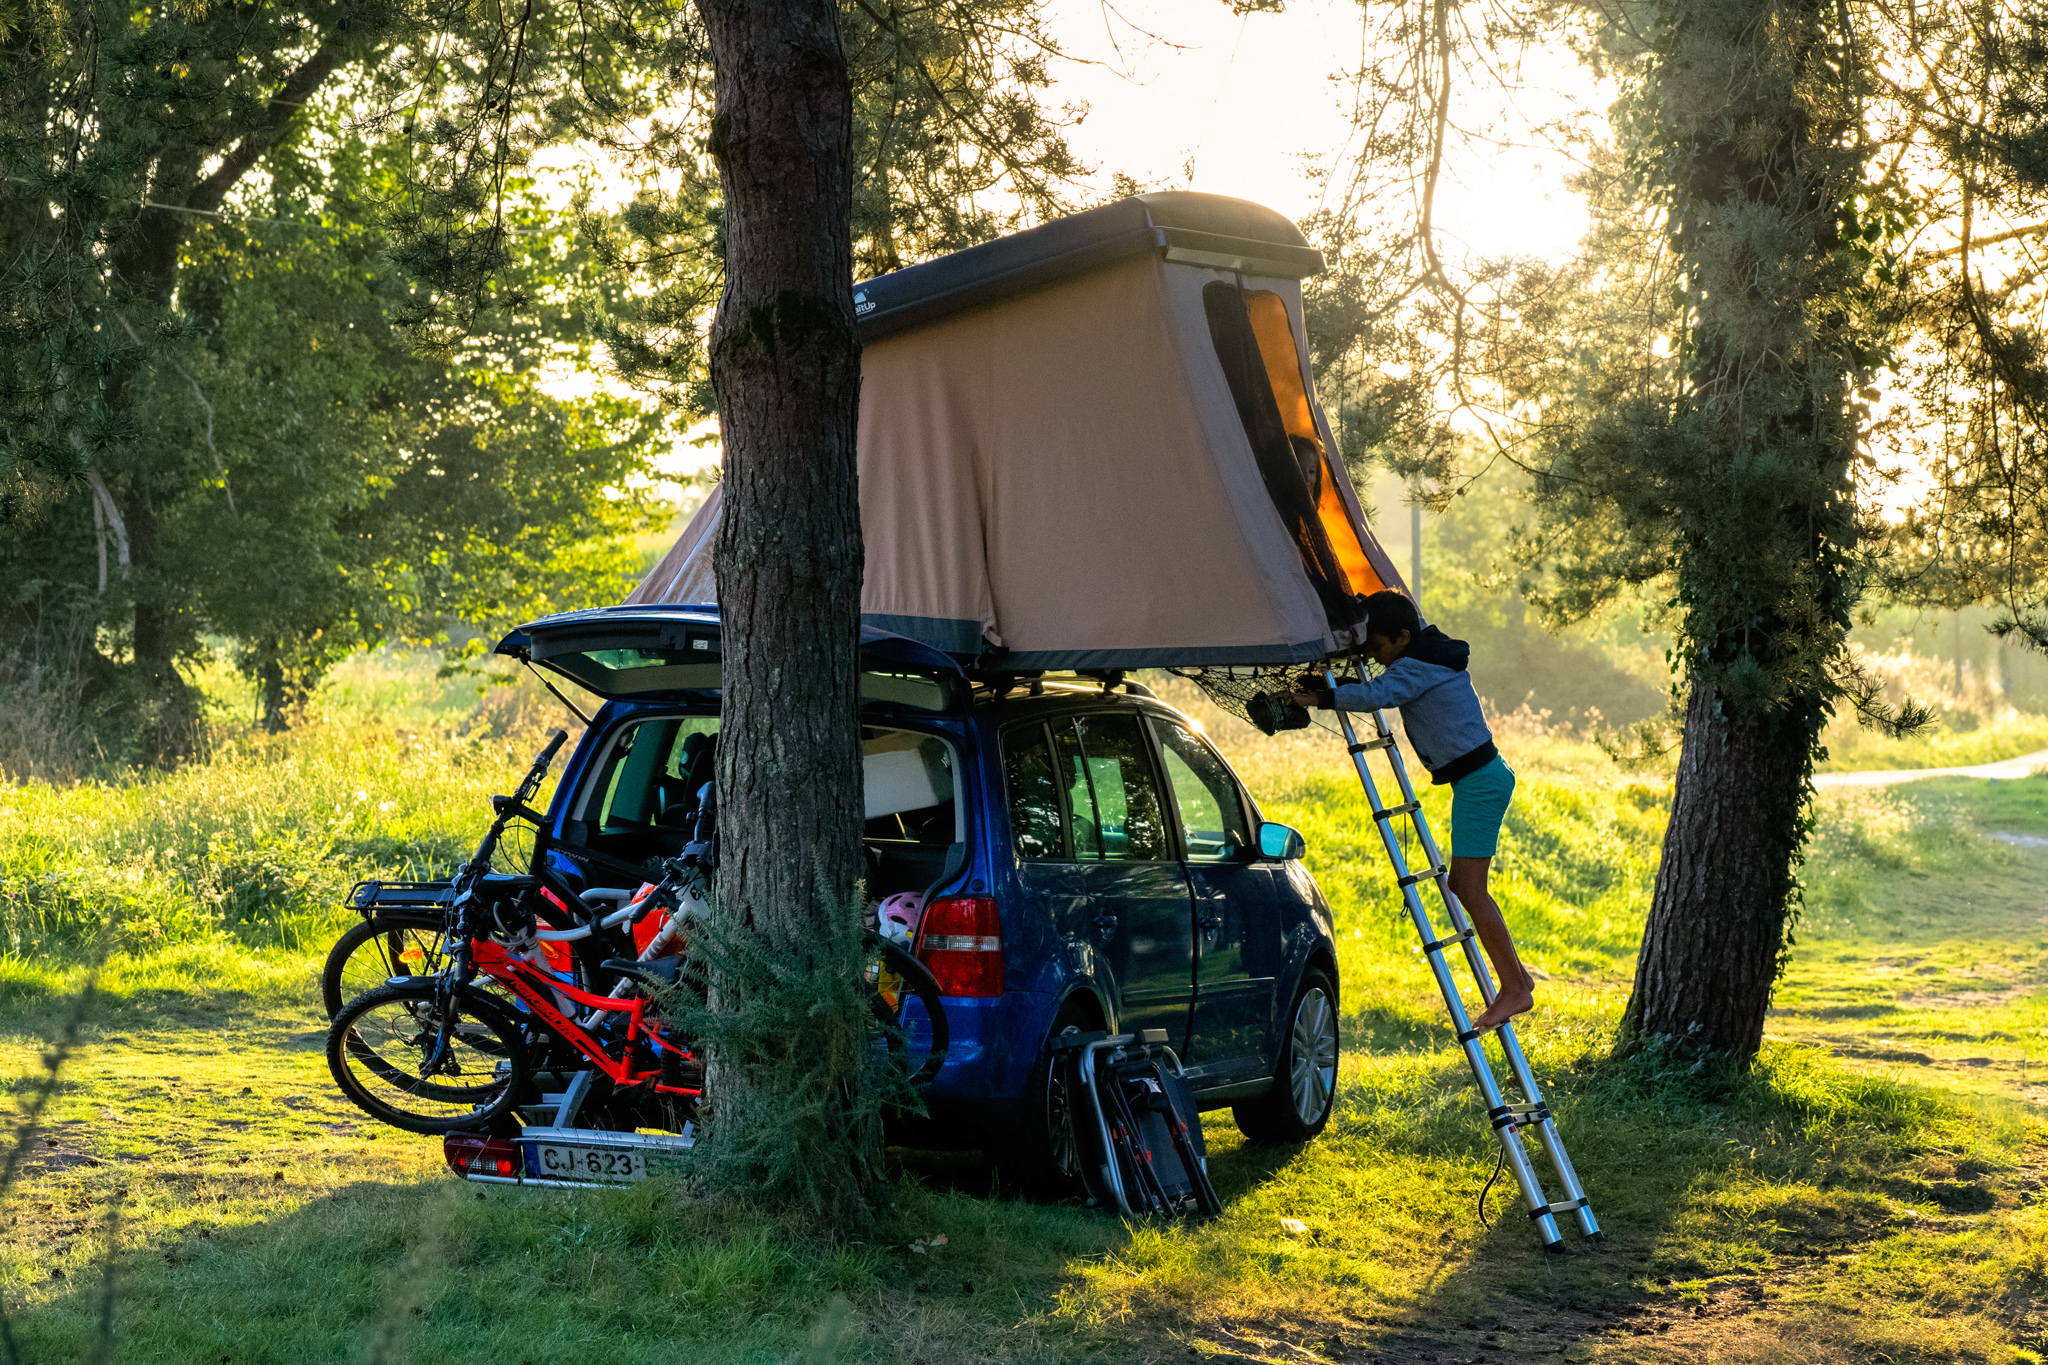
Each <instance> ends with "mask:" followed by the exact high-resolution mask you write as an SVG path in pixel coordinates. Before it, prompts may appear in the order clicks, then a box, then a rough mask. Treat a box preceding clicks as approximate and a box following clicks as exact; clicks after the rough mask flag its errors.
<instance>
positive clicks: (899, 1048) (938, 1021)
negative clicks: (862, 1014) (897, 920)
mask: <svg viewBox="0 0 2048 1365" xmlns="http://www.w3.org/2000/svg"><path fill="white" fill-rule="evenodd" d="M867 961H868V971H867V979H868V1011H869V1012H870V1013H871V1014H873V1015H874V1018H875V1023H876V1024H878V1025H879V1026H880V1031H881V1034H882V1037H883V1040H884V1042H885V1045H886V1047H887V1049H888V1052H889V1055H890V1057H891V1058H893V1059H895V1061H896V1062H897V1064H898V1065H900V1066H901V1067H902V1068H903V1073H904V1079H905V1080H906V1081H908V1082H909V1083H910V1084H911V1085H923V1084H924V1083H925V1082H927V1081H929V1080H931V1078H932V1077H934V1076H936V1075H938V1074H939V1068H940V1067H942V1066H944V1065H945V1064H946V1049H947V1048H948V1047H949V1046H950V1045H951V1043H952V1031H951V1030H950V1029H949V1028H948V1027H947V1024H946V1006H945V998H944V997H943V996H941V995H940V994H939V983H938V981H937V980H935V979H934V978H933V976H932V974H931V970H930V969H929V968H927V967H926V966H925V965H924V964H923V963H922V962H919V961H918V960H917V959H916V958H915V957H912V956H911V955H910V954H909V953H907V952H905V951H904V950H903V949H901V948H899V947H897V946H896V945H895V944H893V943H891V942H889V941H888V940H887V939H885V938H883V937H882V936H881V935H879V934H875V933H870V934H869V935H868V936H867ZM913 1002H914V1003H915V1004H916V1005H917V1008H916V1009H912V1008H911V1005H912V1003H913Z"/></svg>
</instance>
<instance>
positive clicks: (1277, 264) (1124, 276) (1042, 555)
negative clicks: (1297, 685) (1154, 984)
mask: <svg viewBox="0 0 2048 1365" xmlns="http://www.w3.org/2000/svg"><path fill="white" fill-rule="evenodd" d="M1321 268H1322V257H1321V256H1320V255H1319V254H1318V253H1316V252H1315V251H1314V250H1312V249H1311V248H1310V247H1309V246H1308V244H1307V242H1306V241H1305V240H1304V239H1303V237H1302V235H1301V233H1300V231H1299V230H1298V229H1296V228H1295V226H1294V225H1293V224H1292V223H1290V222H1288V221H1287V220H1286V219H1285V218H1282V217H1281V216H1279V215H1278V214H1276V213H1273V212H1272V211H1270V210H1268V209H1264V208H1261V207H1259V206H1258V205H1256V204H1251V203H1247V202H1245V201H1243V200H1239V199H1226V198H1222V197H1220V196H1217V195H1206V194H1186V193H1176V194H1148V195H1140V196H1138V197H1136V198H1132V199H1126V200H1123V201H1121V202H1119V203H1115V204H1111V205H1108V206H1106V207H1104V208H1099V209H1094V210H1091V211H1089V212H1087V213H1082V214H1078V215H1075V216H1074V217H1071V218H1064V219H1060V220H1059V221H1057V222H1053V223H1048V224H1046V225H1045V226H1043V227H1039V228H1034V229H1032V230H1031V231H1028V232H1021V233H1017V234H1015V235H1013V236H1010V237H1005V238H1002V239H1000V240H998V241H994V242H990V243H987V244H986V245H983V246H978V247H973V248H970V249H968V250H966V251H961V252H956V253H954V254H953V255H950V256H945V257H941V258H940V259H938V260H935V261H931V262H928V263H926V264H924V265H918V266H912V267H910V268H909V269H906V270H899V271H896V272H895V273H893V274H889V275H884V276H882V277H881V278H879V279H876V280H871V281H869V282H868V283H866V284H863V285H859V286H857V287H856V288H855V291H854V307H855V311H856V313H857V314H858V316H859V319H860V329H861V340H862V344H863V354H862V360H861V409H860V437H859V440H860V504H861V527H862V531H863V534H864V536H865V538H866V542H867V570H866V580H865V586H864V589H863V597H862V610H863V616H864V619H865V620H866V621H867V622H868V623H869V624H871V625H874V626H879V627H881V628H883V629H886V630H889V631H893V632H895V633H896V634H899V635H903V636H907V637H909V638H911V639H913V640H918V641H921V642H923V643H925V644H928V645H931V646H933V647H934V648H937V649H941V650H944V651H947V652H949V653H951V654H954V655H956V656H960V657H963V658H970V657H971V658H975V659H978V660H979V662H981V663H982V664H983V665H984V666H994V667H1002V668H1014V669H1019V670H1024V669H1039V668H1132V667H1147V666H1164V665H1183V666H1185V665H1198V664H1212V665H1213V664H1238V663H1242V664H1252V663H1292V662H1302V661H1307V660H1311V659H1317V658H1321V657H1322V656H1324V655H1325V654H1328V653H1331V652H1333V651H1336V650H1340V649H1343V648H1346V647H1348V646H1350V645H1351V644H1354V643H1356V640H1357V636H1358V634H1359V628H1360V626H1361V625H1362V624H1363V620H1364V611H1363V608H1362V606H1361V599H1362V598H1363V597H1364V596H1365V595H1366V594H1369V593H1372V592H1376V591H1378V590H1379V589H1381V588H1383V587H1400V586H1401V584H1400V579H1399V577H1398V576H1397V575H1396V573H1395V572H1394V568H1393V565H1392V564H1391V563H1390V562H1389V561H1388V559H1387V556H1386V555H1385V554H1384V553H1383V552H1382V551H1381V549H1380V547H1379V545H1378V544H1377V543H1376V542H1375V541H1374V540H1373V538H1372V534H1371V532H1370V531H1369V530H1367V528H1366V525H1365V520H1364V517H1363V515H1362V513H1361V512H1360V509H1359V503H1358V498H1357V495H1356V494H1355V493H1354V492H1353V490H1352V488H1351V484H1350V480H1349V479H1348V478H1347V477H1346V476H1345V473H1344V465H1343V461H1342V460H1340V459H1338V458H1336V457H1335V455H1334V453H1333V452H1334V444H1333V442H1332V440H1331V437H1330V431H1329V425H1328V422H1327V421H1326V420H1325V418H1324V416H1323V413H1322V410H1321V408H1320V407H1319V406H1318V405H1317V403H1316V400H1315V391H1314V387H1313V383H1312V381H1311V378H1310V375H1309V372H1308V364H1307V358H1306V357H1307V349H1308V348H1307V340H1306V337H1305V334H1304V332H1303V329H1302V320H1301V288H1300V279H1301V277H1302V276H1304V275H1308V274H1312V273H1314V272H1316V271H1318V270H1320V269H1321ZM719 506H720V503H719V498H718V495H717V493H716V492H714V493H713V495H712V497H711V498H710V499H709V500H707V502H706V503H705V505H704V507H703V508H702V509H701V510H700V511H699V512H698V514H697V516H696V517H695V518H694V519H693V520H692V521H691V523H690V525H689V526H688V527H687V528H686V529H685V530H684V532H683V534H682V536H681V538H680V539H679V540H678V541H677V542H676V545H675V547H674V548H673V549H671V550H670V551H669V553H668V555H667V556H665V557H664V558H663V560H662V561H661V563H660V564H658V565H657V566H656V567H655V569H654V571H653V572H652V573H650V574H649V575H648V576H647V578H646V579H645V580H644V581H643V582H642V583H641V584H640V586H639V587H638V588H636V589H635V590H634V592H633V594H632V596H631V597H629V598H628V599H627V601H628V603H629V604H649V603H680V602H709V601H710V600H711V598H712V594H713V577H712V571H711V552H712V547H713V544H714V542H715V540H716V536H715V534H714V532H715V529H716V525H717V519H718V516H719Z"/></svg>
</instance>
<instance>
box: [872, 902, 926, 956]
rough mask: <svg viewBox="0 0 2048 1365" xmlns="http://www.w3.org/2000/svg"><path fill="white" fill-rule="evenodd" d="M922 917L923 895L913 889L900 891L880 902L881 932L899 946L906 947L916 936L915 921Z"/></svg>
mask: <svg viewBox="0 0 2048 1365" xmlns="http://www.w3.org/2000/svg"><path fill="white" fill-rule="evenodd" d="M923 917H924V897H923V896H920V895H919V894H917V893H916V892H915V891H901V892H898V893H897V894H896V895H893V896H891V897H889V898H888V899H887V900H885V901H883V902H882V909H881V921H882V922H881V933H882V937H883V938H886V939H888V940H889V941H890V942H891V943H893V944H895V945H896V946H897V947H899V948H908V947H909V946H910V945H911V943H912V942H913V941H914V940H915V939H916V938H917V922H918V921H919V920H920V919H922V918H923Z"/></svg>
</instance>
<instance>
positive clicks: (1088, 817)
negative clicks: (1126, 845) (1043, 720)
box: [1052, 720, 1102, 862]
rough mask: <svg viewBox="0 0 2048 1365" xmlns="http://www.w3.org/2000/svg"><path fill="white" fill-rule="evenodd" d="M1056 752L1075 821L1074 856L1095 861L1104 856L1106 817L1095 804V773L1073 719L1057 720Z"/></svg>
mask: <svg viewBox="0 0 2048 1365" xmlns="http://www.w3.org/2000/svg"><path fill="white" fill-rule="evenodd" d="M1052 745H1053V752H1054V754H1055V755H1056V757H1057V761H1058V765H1059V774H1060V783H1061V785H1063V786H1064V787H1065V788H1066V789H1067V809H1068V810H1069V811H1070V812H1072V813H1073V822H1072V823H1071V824H1069V825H1068V826H1067V830H1068V833H1069V834H1071V835H1072V836H1073V841H1074V855H1073V856H1074V857H1075V858H1077V859H1079V860H1081V861H1083V862H1095V861H1097V860H1099V859H1100V858H1101V857H1102V821H1101V818H1100V817H1099V815H1098V814H1097V811H1096V808H1095V774H1094V772H1093V771H1092V770H1091V769H1090V768H1089V766H1088V757H1087V755H1086V754H1084V753H1083V752H1082V751H1081V736H1080V735H1079V734H1078V733H1076V732H1075V730H1074V722H1072V721H1071V720H1061V721H1054V722H1053V725H1052Z"/></svg>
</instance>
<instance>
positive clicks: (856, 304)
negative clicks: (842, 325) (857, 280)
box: [853, 289, 875, 318]
mask: <svg viewBox="0 0 2048 1365" xmlns="http://www.w3.org/2000/svg"><path fill="white" fill-rule="evenodd" d="M874 311H875V305H874V304H873V303H872V302H870V301H869V299H868V291H867V290H865V289H856V290H855V291H854V293H853V315H854V316H855V317H857V318H858V317H866V316H867V315H868V314H869V313H872V312H874Z"/></svg>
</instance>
